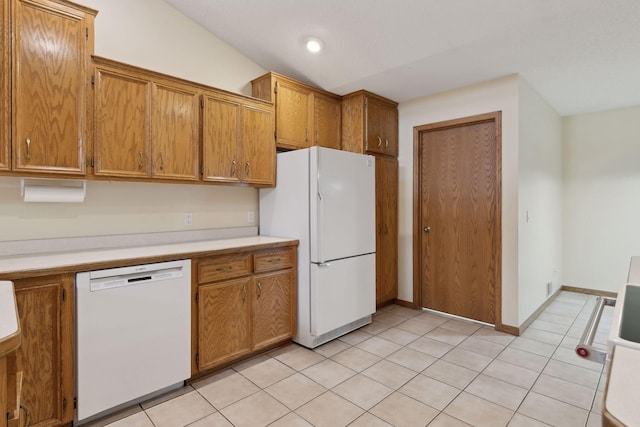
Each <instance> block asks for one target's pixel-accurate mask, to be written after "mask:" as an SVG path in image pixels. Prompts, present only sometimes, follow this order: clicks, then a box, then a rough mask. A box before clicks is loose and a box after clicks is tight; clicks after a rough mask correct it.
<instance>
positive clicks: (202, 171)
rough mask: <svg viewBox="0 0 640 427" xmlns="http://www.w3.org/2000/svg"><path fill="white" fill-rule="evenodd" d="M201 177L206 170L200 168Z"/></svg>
mask: <svg viewBox="0 0 640 427" xmlns="http://www.w3.org/2000/svg"><path fill="white" fill-rule="evenodd" d="M200 175H204V168H203V167H202V166H200Z"/></svg>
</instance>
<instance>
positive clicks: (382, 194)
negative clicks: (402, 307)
mask: <svg viewBox="0 0 640 427" xmlns="http://www.w3.org/2000/svg"><path fill="white" fill-rule="evenodd" d="M397 297H398V161H397V160H396V159H394V158H384V157H376V304H377V305H381V304H384V303H388V302H391V301H393V300H394V299H395V298H397Z"/></svg>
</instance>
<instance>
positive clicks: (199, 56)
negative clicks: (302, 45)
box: [0, 0, 265, 241]
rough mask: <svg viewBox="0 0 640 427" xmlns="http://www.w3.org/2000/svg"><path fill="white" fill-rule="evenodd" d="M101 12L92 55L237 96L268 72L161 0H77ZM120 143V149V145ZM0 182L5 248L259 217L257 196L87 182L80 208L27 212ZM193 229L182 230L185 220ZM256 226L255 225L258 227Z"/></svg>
mask: <svg viewBox="0 0 640 427" xmlns="http://www.w3.org/2000/svg"><path fill="white" fill-rule="evenodd" d="M78 2H80V3H82V4H83V5H86V6H88V7H92V8H95V9H97V10H98V11H99V13H98V16H97V17H96V27H95V53H96V55H100V56H104V57H107V58H110V59H115V60H118V61H122V62H126V63H130V64H133V65H137V66H140V67H143V68H148V69H151V70H154V71H159V72H163V73H166V74H170V75H175V76H177V77H182V78H185V79H188V80H193V81H197V82H200V83H204V84H208V85H211V86H215V87H219V88H221V89H226V90H229V91H233V92H244V93H245V94H247V93H249V92H250V86H249V85H248V83H249V81H250V80H251V79H253V78H255V77H258V76H259V75H261V74H263V73H264V72H265V70H263V69H261V68H260V67H259V66H258V65H256V64H255V63H253V62H251V61H250V60H249V59H247V58H246V57H244V56H242V55H241V54H239V53H238V52H237V51H235V50H233V49H232V48H231V47H229V46H228V45H226V44H225V43H223V42H222V41H221V40H219V39H217V38H216V37H214V36H213V35H211V34H210V33H207V32H206V31H204V30H203V29H202V28H201V27H200V26H198V25H197V24H195V23H194V22H193V21H190V20H189V19H187V18H185V17H184V16H183V15H181V14H179V13H178V12H177V11H176V10H175V9H173V8H172V7H171V6H169V5H168V4H166V3H164V2H162V1H157V0H135V1H130V0H78ZM115 143H117V141H115ZM19 188H20V187H19V181H18V180H17V179H12V178H0V200H2V206H1V208H0V240H1V241H10V240H25V239H36V238H49V237H72V236H73V237H75V236H90V235H107V234H123V233H135V232H162V231H178V230H186V229H190V230H193V229H204V228H221V227H242V226H248V225H253V226H255V225H257V222H255V223H253V224H250V223H248V221H247V211H250V210H252V211H256V212H257V210H258V193H257V190H255V189H253V188H242V187H224V186H217V185H182V184H147V183H131V182H128V183H123V182H113V183H109V182H89V183H88V195H87V198H86V201H85V202H84V203H81V204H41V203H38V204H27V203H23V202H22V201H21V200H20V198H19V192H20V190H19ZM186 211H189V212H192V213H193V217H194V224H193V226H191V227H187V226H184V225H183V212H186ZM257 220H258V218H257V217H256V221H257Z"/></svg>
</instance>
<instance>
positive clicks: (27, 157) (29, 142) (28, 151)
mask: <svg viewBox="0 0 640 427" xmlns="http://www.w3.org/2000/svg"><path fill="white" fill-rule="evenodd" d="M26 143H27V153H26V156H25V159H24V160H25V161H26V162H27V163H29V162H30V161H31V138H27V140H26Z"/></svg>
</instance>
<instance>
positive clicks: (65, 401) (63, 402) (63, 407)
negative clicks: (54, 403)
mask: <svg viewBox="0 0 640 427" xmlns="http://www.w3.org/2000/svg"><path fill="white" fill-rule="evenodd" d="M66 410H67V399H66V398H64V397H63V398H62V412H64V411H66Z"/></svg>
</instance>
